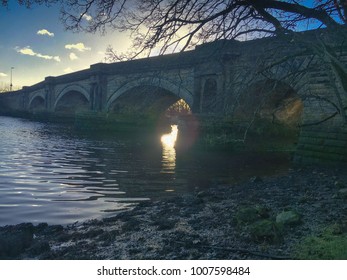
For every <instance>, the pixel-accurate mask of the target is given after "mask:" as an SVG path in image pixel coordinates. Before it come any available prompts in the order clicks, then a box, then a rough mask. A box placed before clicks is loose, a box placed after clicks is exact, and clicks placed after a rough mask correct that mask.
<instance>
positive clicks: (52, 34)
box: [37, 29, 54, 37]
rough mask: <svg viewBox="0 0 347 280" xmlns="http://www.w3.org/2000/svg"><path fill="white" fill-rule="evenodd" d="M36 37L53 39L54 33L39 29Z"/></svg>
mask: <svg viewBox="0 0 347 280" xmlns="http://www.w3.org/2000/svg"><path fill="white" fill-rule="evenodd" d="M37 34H38V35H47V36H49V37H54V33H52V32H49V31H48V30H47V29H41V30H39V31H37Z"/></svg>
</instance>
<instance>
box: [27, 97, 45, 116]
mask: <svg viewBox="0 0 347 280" xmlns="http://www.w3.org/2000/svg"><path fill="white" fill-rule="evenodd" d="M45 103H46V98H45V95H44V93H37V94H35V95H34V96H33V97H32V98H31V99H30V101H29V107H28V108H29V111H31V112H32V111H43V110H45Z"/></svg>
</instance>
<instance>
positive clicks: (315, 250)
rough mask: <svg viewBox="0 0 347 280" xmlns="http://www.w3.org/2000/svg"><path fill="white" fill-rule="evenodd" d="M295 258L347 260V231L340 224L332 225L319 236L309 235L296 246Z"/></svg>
mask: <svg viewBox="0 0 347 280" xmlns="http://www.w3.org/2000/svg"><path fill="white" fill-rule="evenodd" d="M294 258H295V259H302V260H347V232H346V231H343V230H341V227H340V226H339V225H332V226H330V227H327V228H325V229H324V230H323V232H322V233H321V234H319V235H317V236H307V237H305V238H304V239H303V240H302V241H301V242H300V243H299V244H298V245H297V247H296V248H295V252H294Z"/></svg>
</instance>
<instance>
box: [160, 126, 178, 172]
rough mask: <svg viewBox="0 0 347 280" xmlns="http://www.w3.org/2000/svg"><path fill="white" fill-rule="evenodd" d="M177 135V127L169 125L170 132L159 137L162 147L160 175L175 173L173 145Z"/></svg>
mask: <svg viewBox="0 0 347 280" xmlns="http://www.w3.org/2000/svg"><path fill="white" fill-rule="evenodd" d="M177 135H178V127H177V125H171V132H170V133H168V134H164V135H163V136H162V137H161V143H162V145H163V157H162V173H175V168H176V149H175V144H176V140H177Z"/></svg>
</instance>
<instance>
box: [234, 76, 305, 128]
mask: <svg viewBox="0 0 347 280" xmlns="http://www.w3.org/2000/svg"><path fill="white" fill-rule="evenodd" d="M237 103H238V106H237V107H236V110H235V113H236V116H237V118H240V119H254V118H255V117H257V118H260V119H264V120H268V121H270V122H272V123H277V124H285V125H289V126H293V127H297V126H298V125H299V124H301V122H302V115H303V110H304V102H303V100H302V97H301V96H300V95H299V93H298V92H297V91H296V90H295V89H294V88H293V87H292V86H291V85H289V84H288V83H286V82H284V81H281V80H277V79H262V80H258V81H254V82H253V83H251V84H250V85H249V86H248V87H247V88H246V89H244V92H243V93H242V94H241V95H240V96H239V97H238V100H237Z"/></svg>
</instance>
